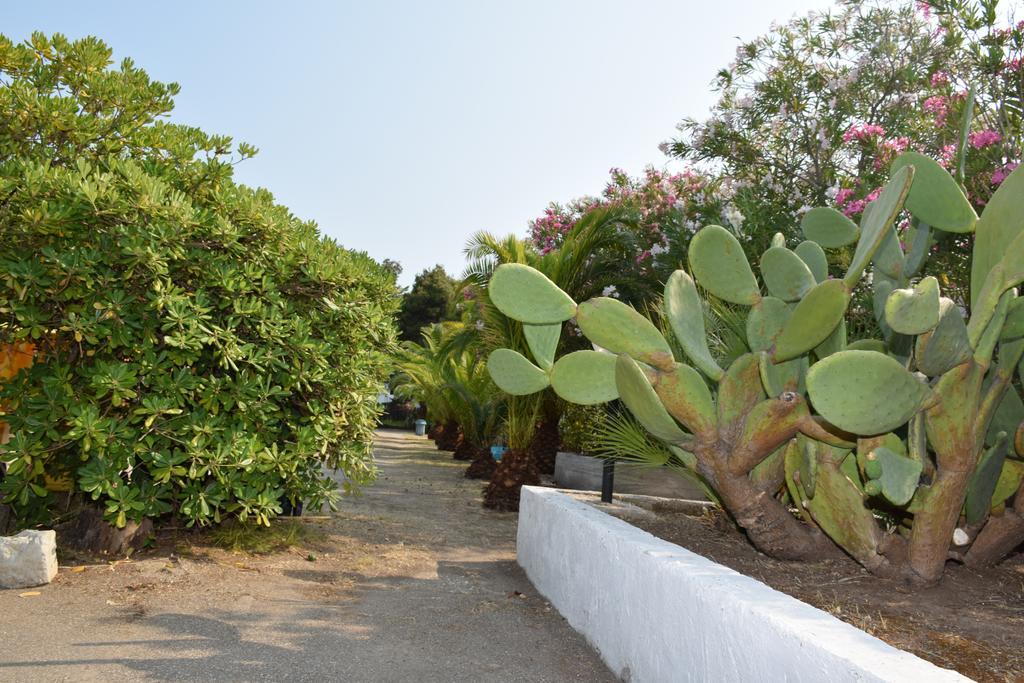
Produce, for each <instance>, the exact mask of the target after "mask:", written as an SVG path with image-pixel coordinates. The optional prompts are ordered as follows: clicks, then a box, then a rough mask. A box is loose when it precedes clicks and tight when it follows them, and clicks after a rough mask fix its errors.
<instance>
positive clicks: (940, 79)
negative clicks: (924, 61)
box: [932, 71, 949, 88]
mask: <svg viewBox="0 0 1024 683" xmlns="http://www.w3.org/2000/svg"><path fill="white" fill-rule="evenodd" d="M943 85H949V74H948V73H946V72H945V71H936V72H935V73H933V74H932V87H933V88H938V87H939V86H943Z"/></svg>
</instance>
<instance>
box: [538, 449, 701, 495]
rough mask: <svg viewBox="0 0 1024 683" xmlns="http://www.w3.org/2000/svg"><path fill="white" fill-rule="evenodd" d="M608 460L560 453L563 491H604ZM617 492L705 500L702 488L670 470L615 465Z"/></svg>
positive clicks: (557, 478) (557, 476) (557, 459)
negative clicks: (603, 478) (602, 482)
mask: <svg viewBox="0 0 1024 683" xmlns="http://www.w3.org/2000/svg"><path fill="white" fill-rule="evenodd" d="M603 465H604V460H602V459H600V458H594V457H591V456H589V455H580V454H579V453H566V452H559V453H558V455H557V456H556V457H555V484H557V485H558V486H559V487H561V488H563V489H576V490H577V491H600V490H601V468H602V466H603ZM614 489H615V492H616V493H636V494H640V495H645V496H659V497H661V498H685V499H687V500H704V497H705V496H704V492H703V491H701V490H700V487H698V486H696V485H695V484H693V483H692V482H690V481H688V480H687V479H685V478H684V477H683V476H681V475H679V474H676V473H675V472H673V471H671V470H669V469H668V468H666V467H642V466H639V465H631V464H629V463H623V462H617V463H615V486H614Z"/></svg>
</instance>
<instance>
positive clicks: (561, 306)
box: [487, 263, 576, 325]
mask: <svg viewBox="0 0 1024 683" xmlns="http://www.w3.org/2000/svg"><path fill="white" fill-rule="evenodd" d="M487 293H488V295H489V296H490V298H491V303H493V304H494V305H495V306H496V307H497V308H498V310H499V311H501V312H502V313H504V314H505V315H507V316H508V317H510V318H512V319H513V320H518V321H520V322H524V323H530V324H533V325H545V324H550V323H560V322H565V321H566V320H568V319H569V318H571V317H572V316H573V315H574V314H575V313H576V302H574V301H573V300H572V298H571V297H570V296H569V295H568V294H566V293H565V292H563V291H562V290H560V289H559V288H558V286H557V285H556V284H555V283H554V282H552V281H551V280H549V279H548V277H547V276H546V275H544V274H543V273H541V272H540V271H539V270H535V269H533V268H531V267H530V266H525V265H523V264H521V263H504V264H502V265H500V266H498V267H497V268H495V270H494V274H493V275H491V280H490V283H489V284H488V286H487Z"/></svg>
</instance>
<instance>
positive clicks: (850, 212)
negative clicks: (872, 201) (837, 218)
mask: <svg viewBox="0 0 1024 683" xmlns="http://www.w3.org/2000/svg"><path fill="white" fill-rule="evenodd" d="M865 206H867V202H865V201H864V200H863V199H857V200H854V201H852V202H850V203H849V204H847V205H846V208H845V209H843V213H844V214H846V215H847V216H856V215H857V214H858V213H860V212H861V211H863V210H864V207H865Z"/></svg>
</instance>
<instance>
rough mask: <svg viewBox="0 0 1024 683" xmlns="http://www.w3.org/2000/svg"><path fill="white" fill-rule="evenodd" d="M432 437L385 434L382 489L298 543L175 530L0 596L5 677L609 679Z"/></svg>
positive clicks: (352, 501) (506, 523)
mask: <svg viewBox="0 0 1024 683" xmlns="http://www.w3.org/2000/svg"><path fill="white" fill-rule="evenodd" d="M428 446H430V444H429V442H427V441H426V440H424V439H417V438H416V437H414V436H412V435H411V434H409V433H406V432H396V431H387V430H384V431H381V432H379V433H378V441H377V457H378V462H379V465H380V470H381V476H380V479H379V480H378V482H377V484H375V485H374V486H373V487H370V488H368V489H366V491H365V493H364V494H363V495H362V496H361V497H358V498H347V499H345V500H344V502H343V503H342V507H341V509H340V510H339V512H337V513H335V514H333V515H329V516H327V517H325V518H322V519H310V518H303V520H304V521H303V524H306V525H311V526H312V527H314V528H315V529H316V530H317V532H318V535H319V536H320V538H319V539H318V540H316V541H311V542H310V543H307V544H306V545H304V546H303V547H301V548H294V549H292V550H291V551H287V552H280V553H274V554H271V555H264V556H258V557H253V556H248V555H243V554H235V553H230V552H227V551H223V550H219V549H216V548H212V547H209V546H208V545H204V544H202V543H195V542H191V541H189V539H188V538H187V537H186V538H185V539H184V540H182V541H179V545H178V547H177V548H175V550H176V552H171V551H170V550H168V549H165V550H162V551H159V550H158V551H153V552H149V553H142V554H140V555H138V556H136V557H134V558H132V560H131V561H126V562H120V563H116V564H94V565H92V566H88V567H85V568H84V569H71V568H67V569H65V568H63V567H62V569H61V572H60V574H59V575H58V577H57V579H56V580H55V581H54V583H52V584H51V585H49V586H45V587H43V588H39V589H36V590H38V591H39V595H26V596H23V595H22V594H23V593H27V592H30V591H18V590H9V591H0V681H8V680H11V681H15V680H16V681H52V680H74V681H94V680H95V681H99V680H167V681H171V680H173V681H179V680H258V681H264V680H266V681H277V680H285V679H288V680H296V681H341V680H344V681H612V680H615V679H614V677H613V676H612V675H611V673H610V672H609V671H608V670H607V669H606V668H605V667H604V665H603V664H602V663H601V661H600V659H599V658H598V656H597V655H596V654H595V653H594V652H593V650H591V649H590V648H589V647H588V646H587V645H586V643H585V642H584V641H583V640H582V639H581V638H580V637H579V636H578V635H577V634H576V633H575V632H574V631H573V630H572V629H571V628H570V627H569V626H568V625H567V624H566V623H565V621H564V620H563V619H562V618H561V617H560V616H559V615H558V613H557V612H555V611H554V610H553V609H552V608H550V607H549V606H547V605H546V603H545V602H544V600H543V599H542V598H541V597H539V596H538V595H537V594H536V593H535V592H534V590H533V587H532V586H531V585H530V583H529V581H528V580H527V579H526V577H525V575H524V574H523V573H522V571H521V570H520V569H519V567H518V566H517V565H516V564H515V525H516V517H515V515H510V514H498V513H491V512H486V511H484V510H483V509H482V508H481V507H480V504H479V491H480V484H479V483H478V482H471V481H468V480H466V479H464V478H463V477H462V470H463V468H464V466H463V465H461V464H458V463H455V462H453V461H452V460H451V456H450V455H449V454H441V453H437V452H436V451H434V450H432V448H428Z"/></svg>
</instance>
